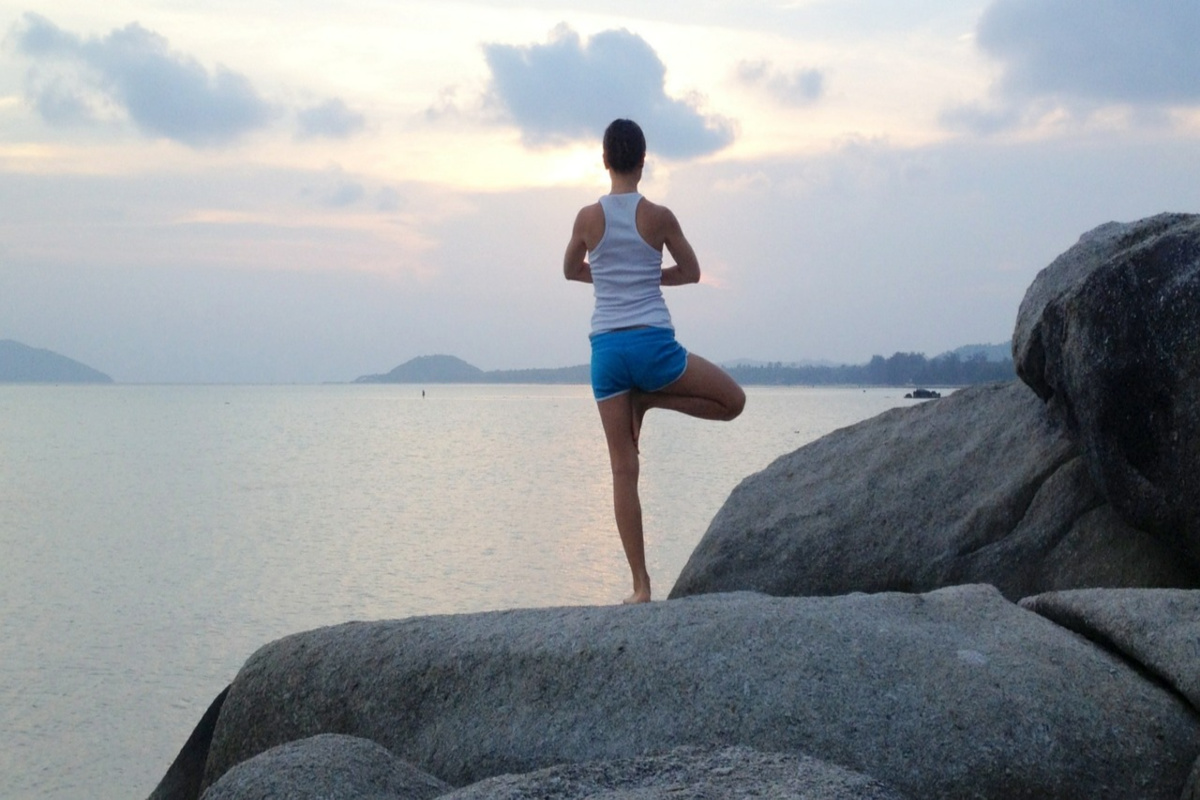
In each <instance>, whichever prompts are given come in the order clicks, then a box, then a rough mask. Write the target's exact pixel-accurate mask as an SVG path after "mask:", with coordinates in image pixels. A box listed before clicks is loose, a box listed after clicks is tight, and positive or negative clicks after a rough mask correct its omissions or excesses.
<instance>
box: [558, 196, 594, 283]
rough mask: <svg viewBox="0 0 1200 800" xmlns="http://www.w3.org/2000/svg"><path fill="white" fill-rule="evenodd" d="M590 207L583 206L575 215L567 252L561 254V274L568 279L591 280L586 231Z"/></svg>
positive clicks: (589, 222) (590, 221)
mask: <svg viewBox="0 0 1200 800" xmlns="http://www.w3.org/2000/svg"><path fill="white" fill-rule="evenodd" d="M590 208H591V207H590V206H589V207H588V208H584V209H582V210H581V211H580V212H579V214H578V215H576V217H575V227H574V228H573V229H572V230H571V241H569V242H567V252H566V254H565V255H563V276H564V277H565V278H566V279H567V280H569V281H580V282H581V283H591V282H592V267H591V265H590V264H588V262H587V254H588V232H589V227H590V225H591V224H592V222H593V221H592V220H590V218H589V213H588V212H589V210H590Z"/></svg>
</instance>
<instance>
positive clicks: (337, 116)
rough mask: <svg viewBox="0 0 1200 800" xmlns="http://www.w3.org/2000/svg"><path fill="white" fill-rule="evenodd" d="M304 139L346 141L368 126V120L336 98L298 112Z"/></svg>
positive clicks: (297, 115)
mask: <svg viewBox="0 0 1200 800" xmlns="http://www.w3.org/2000/svg"><path fill="white" fill-rule="evenodd" d="M296 121H297V123H298V124H299V126H300V130H299V136H300V138H302V139H312V138H329V139H346V138H349V137H350V136H353V135H354V134H356V133H358V132H359V131H361V130H362V129H363V128H364V127H365V126H366V118H365V117H364V116H363V115H362V114H360V113H358V112H357V111H353V110H351V109H350V107H349V106H347V105H346V102H345V101H344V100H341V99H340V98H334V99H331V100H326V101H325V102H323V103H320V104H318V105H315V106H311V107H309V108H304V109H301V110H300V111H298V112H296Z"/></svg>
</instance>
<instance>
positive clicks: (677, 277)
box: [660, 206, 700, 286]
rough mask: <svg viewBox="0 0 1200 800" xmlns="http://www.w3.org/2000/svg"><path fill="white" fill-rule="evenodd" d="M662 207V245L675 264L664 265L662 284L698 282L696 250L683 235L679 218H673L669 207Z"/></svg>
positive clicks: (698, 266)
mask: <svg viewBox="0 0 1200 800" xmlns="http://www.w3.org/2000/svg"><path fill="white" fill-rule="evenodd" d="M660 208H661V209H662V221H661V224H662V233H663V245H664V246H665V247H666V248H667V252H668V253H670V254H671V257H672V258H673V259H675V266H673V267H666V268H664V269H663V271H662V285H663V286H682V285H684V284H685V283H699V281H700V261H699V259H697V258H696V251H695V250H693V249H692V244H691V242H689V241H688V240H687V237H686V236H684V235H683V228H682V227H680V225H679V220H677V219H675V215H674V214H672V213H671V211H670V209H667V208H663V207H662V206H660Z"/></svg>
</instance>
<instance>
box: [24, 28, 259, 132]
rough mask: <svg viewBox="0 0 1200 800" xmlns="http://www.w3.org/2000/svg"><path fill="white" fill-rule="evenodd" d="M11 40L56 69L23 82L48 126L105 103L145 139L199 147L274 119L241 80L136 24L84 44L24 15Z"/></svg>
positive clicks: (87, 113) (79, 116)
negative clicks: (175, 48)
mask: <svg viewBox="0 0 1200 800" xmlns="http://www.w3.org/2000/svg"><path fill="white" fill-rule="evenodd" d="M15 41H16V45H17V48H18V51H19V52H21V53H22V54H23V55H25V56H26V57H28V58H31V59H33V60H34V61H35V62H36V63H38V64H54V65H55V66H56V67H57V68H58V71H57V72H56V73H55V75H54V77H53V78H52V79H51V80H48V81H44V80H42V79H41V78H40V77H39V73H38V72H37V71H36V70H35V71H32V72H31V74H30V80H29V82H28V84H27V93H28V95H29V100H30V102H31V104H32V105H33V106H34V108H36V109H37V110H38V112H39V113H40V114H41V115H42V117H43V119H45V120H46V121H47V122H50V123H51V124H55V123H62V122H65V121H79V120H81V119H84V118H86V117H89V116H94V115H95V111H96V108H97V106H99V105H101V104H103V103H110V104H113V105H116V106H118V107H120V108H121V109H123V110H124V112H125V113H126V114H128V116H129V118H130V119H131V120H132V121H133V122H134V124H135V125H136V126H137V127H138V128H139V129H140V130H141V131H142V132H144V133H147V134H149V135H152V136H159V137H164V138H167V139H172V140H174V141H178V142H182V143H184V144H187V145H190V146H193V147H204V146H212V145H223V144H228V143H230V142H232V141H234V140H236V139H237V138H239V137H240V136H242V135H244V134H246V133H248V132H250V131H253V130H255V129H258V128H261V127H264V126H265V125H266V124H268V122H269V121H270V120H271V118H272V116H273V114H274V112H273V109H272V108H271V106H270V104H269V103H267V102H266V101H265V100H264V99H263V98H262V97H260V96H259V95H258V93H257V92H256V91H255V90H254V87H253V86H252V85H251V84H250V81H249V80H248V79H247V78H246V77H245V76H244V75H241V74H239V73H237V72H234V71H232V70H229V69H227V68H225V67H222V66H218V67H216V68H215V69H214V70H213V71H212V72H209V71H208V70H207V69H205V68H204V66H203V65H201V64H200V63H199V62H198V61H196V60H195V59H194V58H192V57H190V56H187V55H184V54H181V53H176V52H173V51H172V50H171V49H170V48H169V46H168V42H167V40H166V39H165V38H163V37H162V36H160V35H158V34H157V33H154V32H153V31H150V30H147V29H145V28H143V27H142V26H140V25H138V24H137V23H131V24H129V25H127V26H125V27H124V28H121V29H118V30H114V31H112V32H111V33H110V34H109V35H108V36H105V37H103V38H97V37H92V38H87V39H84V38H81V37H79V36H75V35H74V34H71V33H69V32H67V31H64V30H62V29H60V28H58V27H57V26H56V25H54V23H52V22H50V20H48V19H46V18H45V17H42V16H40V15H38V14H32V13H28V14H25V15H24V17H23V18H22V20H21V23H20V24H19V26H18V28H17V30H16V32H15ZM85 98H86V99H85Z"/></svg>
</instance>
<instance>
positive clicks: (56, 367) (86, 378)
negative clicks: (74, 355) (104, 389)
mask: <svg viewBox="0 0 1200 800" xmlns="http://www.w3.org/2000/svg"><path fill="white" fill-rule="evenodd" d="M112 382H113V379H112V378H110V377H109V376H108V375H105V374H104V373H103V372H100V371H99V370H95V369H92V368H91V367H89V366H87V365H86V364H80V363H79V362H78V361H75V360H74V359H70V358H67V357H66V356H63V355H59V354H58V353H55V352H52V351H50V350H41V349H38V348H36V347H29V346H27V345H23V344H21V343H20V342H14V341H13V340H12V339H0V383H112Z"/></svg>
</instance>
